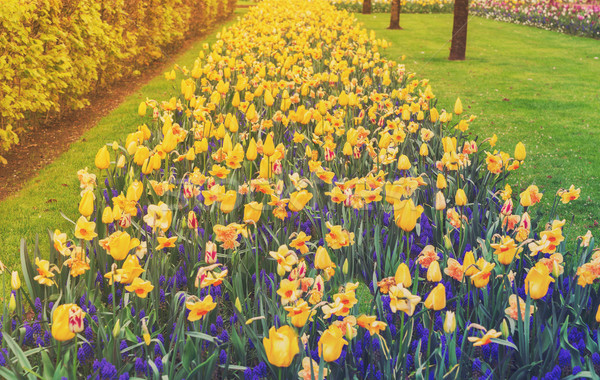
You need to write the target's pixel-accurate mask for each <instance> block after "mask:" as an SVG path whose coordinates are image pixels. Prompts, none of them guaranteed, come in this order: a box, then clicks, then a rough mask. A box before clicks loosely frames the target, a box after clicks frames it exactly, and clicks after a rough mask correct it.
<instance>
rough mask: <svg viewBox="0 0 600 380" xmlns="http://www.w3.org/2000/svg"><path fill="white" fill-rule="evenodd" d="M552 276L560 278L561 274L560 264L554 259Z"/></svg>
mask: <svg viewBox="0 0 600 380" xmlns="http://www.w3.org/2000/svg"><path fill="white" fill-rule="evenodd" d="M552 276H553V277H554V278H558V276H560V264H559V263H557V262H556V261H552Z"/></svg>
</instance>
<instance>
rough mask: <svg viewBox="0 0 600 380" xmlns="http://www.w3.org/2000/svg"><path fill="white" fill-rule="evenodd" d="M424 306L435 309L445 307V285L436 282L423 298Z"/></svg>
mask: <svg viewBox="0 0 600 380" xmlns="http://www.w3.org/2000/svg"><path fill="white" fill-rule="evenodd" d="M425 307H426V308H428V309H433V310H436V311H439V310H443V309H445V308H446V287H445V286H444V284H442V283H438V284H437V286H436V287H435V288H433V290H432V291H431V292H430V293H429V295H428V296H427V299H425Z"/></svg>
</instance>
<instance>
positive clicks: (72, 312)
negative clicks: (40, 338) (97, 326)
mask: <svg viewBox="0 0 600 380" xmlns="http://www.w3.org/2000/svg"><path fill="white" fill-rule="evenodd" d="M83 318H85V313H84V312H83V311H82V310H81V308H80V307H79V306H77V305H75V304H73V303H69V304H65V305H60V306H57V307H56V309H54V312H53V313H52V337H54V339H56V340H58V341H61V342H64V341H67V340H70V339H73V338H74V337H75V333H76V332H80V331H82V330H83Z"/></svg>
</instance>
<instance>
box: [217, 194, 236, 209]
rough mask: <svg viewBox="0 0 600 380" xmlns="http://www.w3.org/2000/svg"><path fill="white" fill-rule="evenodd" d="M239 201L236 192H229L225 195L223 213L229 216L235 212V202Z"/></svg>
mask: <svg viewBox="0 0 600 380" xmlns="http://www.w3.org/2000/svg"><path fill="white" fill-rule="evenodd" d="M236 199H237V193H236V191H235V190H229V191H228V192H226V193H225V195H223V199H222V200H221V212H223V213H224V214H229V213H230V212H232V211H233V208H234V207H235V201H236Z"/></svg>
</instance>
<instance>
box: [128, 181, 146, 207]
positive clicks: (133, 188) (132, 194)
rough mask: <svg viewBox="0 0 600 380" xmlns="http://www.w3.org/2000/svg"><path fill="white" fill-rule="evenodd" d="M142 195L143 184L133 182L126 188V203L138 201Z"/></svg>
mask: <svg viewBox="0 0 600 380" xmlns="http://www.w3.org/2000/svg"><path fill="white" fill-rule="evenodd" d="M143 193H144V184H143V183H142V182H140V181H134V182H133V183H132V184H131V185H129V188H127V200H128V201H136V202H137V201H139V200H140V198H141V197H142V194H143Z"/></svg>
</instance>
